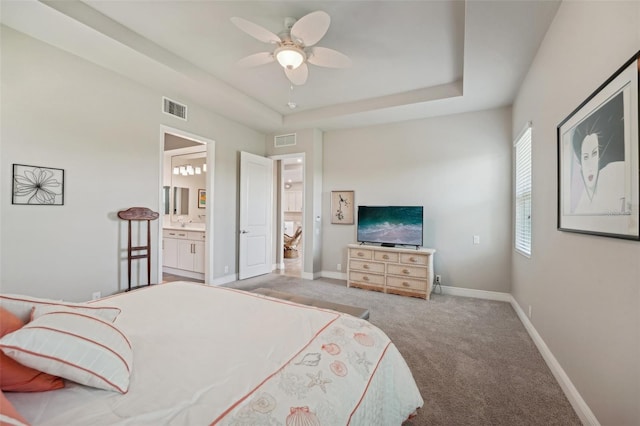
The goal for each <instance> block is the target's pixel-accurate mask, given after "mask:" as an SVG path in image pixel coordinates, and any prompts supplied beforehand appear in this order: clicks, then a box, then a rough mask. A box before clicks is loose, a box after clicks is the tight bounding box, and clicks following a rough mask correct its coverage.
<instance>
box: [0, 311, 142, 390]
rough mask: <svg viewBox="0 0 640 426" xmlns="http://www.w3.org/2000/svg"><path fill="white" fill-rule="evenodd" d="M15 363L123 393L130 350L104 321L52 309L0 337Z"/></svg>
mask: <svg viewBox="0 0 640 426" xmlns="http://www.w3.org/2000/svg"><path fill="white" fill-rule="evenodd" d="M0 349H2V351H3V352H4V353H5V354H6V355H7V356H9V357H11V358H13V359H15V360H16V361H18V362H19V363H21V364H23V365H26V366H28V367H31V368H35V369H37V370H39V371H44V372H45V373H49V374H52V375H55V376H59V377H63V378H65V379H68V380H72V381H74V382H77V383H80V384H83V385H87V386H91V387H95V388H100V389H107V390H115V391H118V392H121V393H125V392H126V391H127V390H128V389H129V376H130V374H131V366H132V360H133V353H132V350H131V343H130V342H129V340H128V339H127V337H126V336H125V335H124V334H123V333H122V332H121V331H120V330H118V329H117V328H116V327H115V326H114V325H113V324H111V323H110V322H109V321H105V320H103V319H101V318H98V317H94V316H91V315H87V314H84V313H79V312H75V311H66V310H65V311H52V312H48V313H45V314H44V315H42V316H39V317H38V318H36V319H34V320H33V321H31V322H30V323H29V324H27V325H25V326H24V327H22V328H21V329H19V330H17V331H15V332H13V333H10V334H7V335H6V336H4V337H2V338H1V339H0Z"/></svg>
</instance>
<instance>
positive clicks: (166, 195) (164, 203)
mask: <svg viewBox="0 0 640 426" xmlns="http://www.w3.org/2000/svg"><path fill="white" fill-rule="evenodd" d="M162 206H163V211H164V214H169V187H168V186H163V187H162Z"/></svg>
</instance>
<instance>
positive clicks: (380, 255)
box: [373, 251, 398, 262]
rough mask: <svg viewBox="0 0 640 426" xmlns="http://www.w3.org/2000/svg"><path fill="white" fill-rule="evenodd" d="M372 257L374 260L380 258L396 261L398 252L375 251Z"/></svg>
mask: <svg viewBox="0 0 640 426" xmlns="http://www.w3.org/2000/svg"><path fill="white" fill-rule="evenodd" d="M373 258H374V259H375V260H381V261H383V262H397V261H398V253H389V252H384V251H375V252H374V253H373Z"/></svg>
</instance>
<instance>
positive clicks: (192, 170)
mask: <svg viewBox="0 0 640 426" xmlns="http://www.w3.org/2000/svg"><path fill="white" fill-rule="evenodd" d="M206 171H207V164H206V163H205V164H203V165H202V167H200V166H196V167H194V166H192V165H191V164H185V165H182V166H176V167H174V168H173V169H172V173H173V174H174V175H182V176H193V175H199V174H202V172H206Z"/></svg>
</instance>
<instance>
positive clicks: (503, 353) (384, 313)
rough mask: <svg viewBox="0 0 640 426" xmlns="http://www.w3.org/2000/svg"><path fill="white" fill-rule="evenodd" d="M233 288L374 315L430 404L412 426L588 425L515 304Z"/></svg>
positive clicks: (267, 282) (270, 279)
mask: <svg viewBox="0 0 640 426" xmlns="http://www.w3.org/2000/svg"><path fill="white" fill-rule="evenodd" d="M227 286H229V287H233V288H239V289H243V290H249V291H250V290H252V289H255V288H259V287H268V288H273V289H277V290H280V291H286V292H291V293H297V294H301V295H303V296H309V297H315V298H319V299H324V300H328V301H334V302H338V303H343V304H349V305H356V306H362V307H366V308H369V310H370V315H371V317H370V319H369V320H370V322H371V323H372V324H374V325H376V326H378V327H380V328H381V329H382V330H384V331H385V332H386V333H387V335H388V336H389V337H390V338H391V340H393V342H394V343H395V344H396V346H397V347H398V349H399V350H400V352H401V353H402V355H403V356H404V357H405V359H406V361H407V364H408V365H409V367H410V368H411V371H412V372H413V376H414V378H415V380H416V383H417V384H418V387H419V388H420V392H421V393H422V397H423V398H424V400H425V404H424V407H423V408H422V409H420V410H419V412H418V416H417V417H416V418H414V419H412V420H411V421H408V422H405V426H417V425H447V426H462V425H492V426H494V425H509V426H520V425H563V426H565V425H580V424H581V422H580V420H579V418H578V417H577V415H576V414H575V412H574V411H573V409H572V407H571V405H570V404H569V402H568V401H567V399H566V397H565V396H564V394H563V392H562V390H561V389H560V386H559V385H558V383H557V382H556V381H555V379H554V377H553V376H552V374H551V372H550V371H549V368H548V367H547V365H546V364H545V362H544V360H543V359H542V356H541V355H540V353H539V352H538V350H537V349H536V347H535V345H534V343H533V341H532V340H531V338H530V337H529V335H528V333H527V331H526V330H525V328H524V326H523V325H522V323H521V322H520V320H519V319H518V317H517V316H516V313H515V312H514V311H513V308H512V307H511V305H510V304H508V303H505V302H496V301H488V300H480V299H471V298H466V297H456V296H447V295H441V294H434V295H432V299H431V300H429V301H425V300H421V299H415V298H409V297H402V296H395V295H388V294H382V293H376V292H370V291H365V290H359V289H353V288H347V287H346V285H345V282H344V281H339V280H328V279H321V280H314V281H309V280H302V279H299V278H292V277H286V276H278V275H263V276H261V277H256V278H252V279H248V280H243V281H236V282H234V283H230V284H228V285H227Z"/></svg>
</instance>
